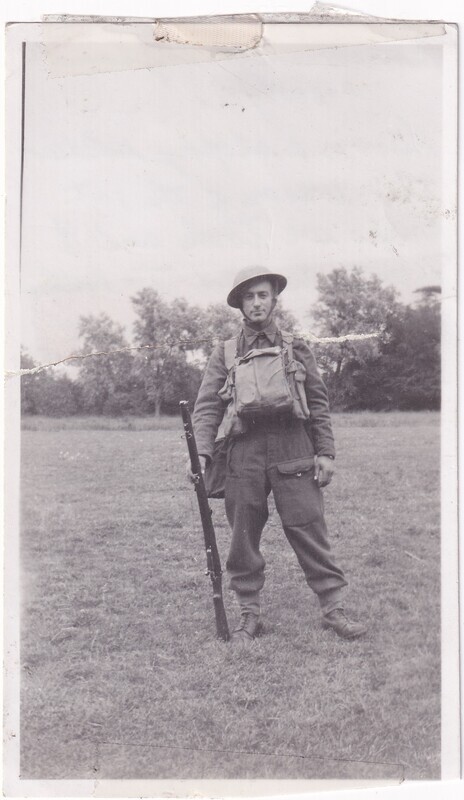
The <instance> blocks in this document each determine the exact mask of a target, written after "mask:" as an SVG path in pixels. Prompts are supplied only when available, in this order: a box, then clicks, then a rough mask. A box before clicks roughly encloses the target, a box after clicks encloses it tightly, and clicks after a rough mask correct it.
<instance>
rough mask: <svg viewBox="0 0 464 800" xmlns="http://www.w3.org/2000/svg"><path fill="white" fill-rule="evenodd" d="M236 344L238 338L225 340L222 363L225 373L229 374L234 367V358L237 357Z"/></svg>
mask: <svg viewBox="0 0 464 800" xmlns="http://www.w3.org/2000/svg"><path fill="white" fill-rule="evenodd" d="M237 342H238V336H234V337H233V338H232V339H227V340H226V341H225V342H224V362H225V365H226V369H227V372H229V370H230V369H231V368H232V367H233V365H234V361H235V356H236V355H237Z"/></svg>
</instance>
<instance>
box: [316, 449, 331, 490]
mask: <svg viewBox="0 0 464 800" xmlns="http://www.w3.org/2000/svg"><path fill="white" fill-rule="evenodd" d="M334 474H335V465H334V462H333V461H332V459H331V458H329V457H328V456H316V472H315V475H314V479H315V480H316V481H317V485H318V486H320V487H323V486H328V485H329V483H330V481H331V480H332V478H333V476H334Z"/></svg>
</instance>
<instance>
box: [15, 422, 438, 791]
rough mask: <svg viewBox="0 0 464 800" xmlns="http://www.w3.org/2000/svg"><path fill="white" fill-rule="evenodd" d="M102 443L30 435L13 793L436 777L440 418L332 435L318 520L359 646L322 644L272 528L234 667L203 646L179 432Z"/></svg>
mask: <svg viewBox="0 0 464 800" xmlns="http://www.w3.org/2000/svg"><path fill="white" fill-rule="evenodd" d="M111 422H112V423H114V424H113V427H111V425H108V429H104V428H102V427H100V428H99V427H98V425H97V424H96V422H95V421H94V424H89V420H88V419H87V420H85V421H84V422H82V421H80V422H79V420H74V421H72V420H71V421H70V420H65V421H63V420H47V421H44V420H40V419H35V420H34V419H31V418H29V419H26V420H25V427H26V428H27V429H26V430H25V431H24V432H23V456H22V535H21V551H22V552H21V555H22V564H23V583H22V595H21V597H22V651H21V664H22V681H21V691H22V712H21V714H22V716H21V751H22V765H21V774H22V777H23V778H86V777H87V778H91V777H100V778H105V777H106V778H108V777H112V778H169V777H177V778H182V777H183V778H189V777H196V778H316V777H317V778H324V777H329V778H337V777H338V778H350V777H357V778H361V777H364V778H372V779H374V778H401V777H403V776H405V777H407V778H411V779H412V778H433V777H435V778H436V777H439V773H440V766H439V747H440V726H439V725H440V651H439V578H440V563H439V556H440V538H439V528H438V525H439V451H438V437H439V427H438V422H439V418H438V415H435V414H399V413H395V414H383V415H382V414H379V415H376V414H351V415H335V417H334V427H335V432H336V438H337V445H338V458H337V469H338V473H337V476H336V478H335V480H334V482H333V484H332V485H331V487H330V489H328V490H326V492H325V502H326V513H327V520H328V523H329V527H330V530H331V540H332V544H333V548H334V551H335V553H336V556H337V559H338V561H339V563H340V564H341V565H342V566H343V567H344V569H345V571H346V573H347V575H348V577H349V579H350V593H349V597H348V603H347V607H348V610H349V611H351V612H354V615H355V616H359V617H360V618H362V619H366V620H368V622H369V625H370V632H369V634H368V636H367V637H366V638H365V639H363V640H359V641H356V642H344V641H341V640H340V639H338V638H337V637H336V636H335V634H333V632H331V631H324V630H321V628H320V623H319V616H318V609H317V602H316V599H315V598H314V597H313V596H312V595H311V593H310V592H309V590H308V588H307V587H306V584H305V582H304V579H303V576H302V573H301V571H300V569H299V567H298V565H297V563H296V559H295V556H294V554H293V552H292V551H291V549H290V548H289V546H288V544H287V543H286V541H285V540H284V536H283V534H282V532H281V529H280V526H279V520H278V517H277V515H276V514H275V512H273V513H272V514H271V517H270V521H269V523H268V525H267V528H266V530H265V533H264V539H263V552H264V555H265V558H266V561H267V564H268V567H267V582H266V586H265V590H264V592H263V602H264V608H265V625H266V633H265V635H263V636H262V637H261V638H260V639H258V640H256V642H255V643H254V644H253V646H252V647H251V648H250V649H249V650H248V651H247V652H238V651H234V650H232V649H231V648H230V647H229V646H227V645H224V644H222V643H220V642H218V641H216V640H215V637H214V620H213V610H212V601H211V597H210V595H211V589H210V583H209V580H208V579H207V578H206V577H205V576H204V574H203V571H204V565H205V563H204V562H205V558H204V552H203V550H202V532H201V528H200V524H199V518H198V514H197V510H196V505H195V502H196V501H195V496H194V494H193V492H192V489H191V488H190V487H189V486H188V485H187V484H186V483H185V482H184V477H183V470H184V462H185V456H186V448H185V442H184V441H183V440H182V438H181V424H180V420H177V419H169V420H162V421H161V423H160V424H155V425H154V424H153V421H152V420H151V421H150V423H151V427H150V426H149V425H147V421H145V422H144V421H143V420H134V419H133V420H126V421H125V422H124V421H120V420H113V421H111ZM129 423H130V424H131V426H132V427H128V424H129ZM101 425H102V421H101V420H100V426H101ZM213 507H214V520H215V524H216V529H217V536H218V542H219V548H220V552H221V555H222V559H223V561H225V557H226V553H227V543H228V530H227V525H226V522H225V518H224V511H223V504H222V502H221V501H213ZM272 507H273V506H272ZM225 601H226V606H227V610H228V612H229V620H230V621H231V622H233V621H234V619H235V616H236V608H235V605H234V598H233V596H231V593H230V592H229V591H228V590H227V589H226V590H225Z"/></svg>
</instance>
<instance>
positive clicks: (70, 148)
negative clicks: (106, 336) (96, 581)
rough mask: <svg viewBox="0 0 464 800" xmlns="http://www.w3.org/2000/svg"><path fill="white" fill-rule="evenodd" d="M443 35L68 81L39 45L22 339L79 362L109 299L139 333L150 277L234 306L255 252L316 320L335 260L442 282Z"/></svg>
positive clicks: (392, 281)
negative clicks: (137, 308) (81, 333)
mask: <svg viewBox="0 0 464 800" xmlns="http://www.w3.org/2000/svg"><path fill="white" fill-rule="evenodd" d="M305 27H306V28H307V27H308V26H305ZM345 27H346V26H345ZM300 28H301V26H300ZM441 38H442V37H434V38H432V39H418V40H410V41H402V42H399V43H394V42H379V43H376V44H371V45H355V46H344V47H333V46H332V47H326V48H323V49H304V48H303V47H301V48H299V49H296V50H291V49H290V50H288V49H287V50H285V51H283V50H279V49H278V48H274V52H271V51H268V52H266V53H265V55H262V56H260V55H259V54H255V55H254V57H244V55H243V54H240V55H238V56H230V57H228V58H227V59H226V60H224V59H213V60H208V61H195V62H194V63H187V64H170V65H169V64H164V65H163V66H156V67H149V68H143V69H127V70H125V69H120V70H117V71H111V72H94V73H93V74H90V75H89V74H86V75H78V74H71V75H70V74H68V75H67V76H66V75H61V76H60V75H57V73H58V72H59V69H58V70H57V69H56V63H52V62H51V61H50V51H49V52H47V51H46V49H45V48H43V46H42V45H40V44H38V43H37V44H29V45H28V47H27V78H26V125H25V173H24V194H23V198H24V200H23V248H22V262H21V336H22V343H23V346H24V347H25V349H26V350H27V351H28V352H29V353H30V354H31V355H32V356H33V357H34V358H35V360H36V361H38V362H40V363H45V362H49V361H53V360H57V359H61V358H65V357H66V356H67V355H70V354H71V353H72V352H76V350H77V349H78V348H79V346H80V342H79V339H78V334H77V332H78V324H79V317H80V316H81V315H89V314H99V313H101V312H105V313H107V314H109V315H110V316H111V317H112V318H113V319H115V320H116V321H117V322H119V323H121V324H123V325H124V326H125V328H126V333H127V336H128V338H129V339H130V337H131V328H132V324H133V320H134V316H133V312H132V307H131V301H130V298H131V297H132V296H134V294H135V293H136V292H138V291H139V290H141V289H142V288H144V287H145V286H152V287H154V288H156V289H157V290H158V291H159V293H160V294H161V295H162V296H163V297H164V298H165V299H167V300H171V299H173V298H175V297H185V298H187V299H188V300H189V301H191V302H192V303H193V304H199V305H207V304H208V303H213V302H214V303H216V302H224V301H225V297H226V295H227V293H228V291H229V289H230V287H231V285H232V281H233V277H234V274H235V273H236V272H237V271H238V270H240V269H242V268H243V267H244V266H247V265H250V264H260V265H263V266H264V267H266V268H268V269H272V270H275V271H278V272H283V273H284V274H285V275H286V276H287V277H288V288H287V290H286V291H285V294H284V295H283V297H282V299H283V303H284V306H285V307H286V308H288V309H289V310H291V311H292V312H293V313H294V314H295V315H296V316H297V318H298V319H299V320H300V322H301V326H302V328H307V327H308V326H309V327H311V320H310V317H309V316H308V315H309V311H310V308H311V306H312V304H313V303H314V302H315V301H316V299H317V292H316V281H317V277H316V276H317V273H320V272H322V273H328V272H330V271H331V270H333V269H334V268H335V267H341V266H344V267H346V268H347V269H351V268H352V267H353V266H355V265H356V266H359V267H361V268H362V269H363V270H364V271H365V273H366V274H371V273H376V274H377V275H379V276H380V278H381V279H382V281H383V282H384V283H385V284H387V285H394V286H395V287H396V288H397V289H398V290H399V291H400V293H401V298H402V299H403V301H404V302H412V301H413V300H414V294H413V292H414V290H415V289H417V288H418V287H420V286H424V285H427V284H439V283H440V282H441V270H442V267H443V251H442V233H443V219H444V218H445V217H446V215H447V214H448V215H449V214H450V213H452V210H450V209H446V208H444V207H443V201H442V181H443V152H444V148H443V132H442V125H443V119H442V80H443V75H442V48H441V42H440V39H441ZM85 46H87V45H85ZM125 46H126V45H125V44H124V43H122V44H121V42H119V43H115V44H114V45H113V51H114V52H113V58H114V59H116V60H117V59H118V57H119V55H118V54H120V53H121V48H124V47H125ZM150 46H153V43H151V44H150ZM139 47H140V48H141V52H142V51H143V48H144V47H145V48H146V47H147V44H146V43H140V45H139ZM179 47H182V45H180V46H179ZM117 48H119V50H118V49H117ZM55 52H56V51H55ZM72 52H73V51H72V49H71V50H68V55H69V53H71V56H69V59H72ZM87 52H90V53H91V54H92V47H91V46H90V48H88V51H86V53H87ZM136 56H137V57H138V53H136ZM69 59H68V60H69ZM89 63H90V62H89ZM121 63H122V62H121Z"/></svg>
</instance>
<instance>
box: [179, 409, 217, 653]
mask: <svg viewBox="0 0 464 800" xmlns="http://www.w3.org/2000/svg"><path fill="white" fill-rule="evenodd" d="M179 405H180V411H181V414H182V421H183V423H184V430H185V438H186V439H187V447H188V451H189V456H190V464H191V466H192V474H193V481H194V484H195V492H196V495H197V500H198V507H199V509H200V516H201V524H202V526H203V533H204V537H205V547H206V575H209V577H210V578H211V583H212V585H213V603H214V613H215V616H216V633H217V636H218V638H219V639H223V640H224V641H225V642H227V641H229V626H228V624H227V617H226V612H225V608H224V601H223V599H222V569H221V561H220V558H219V552H218V549H217V543H216V534H215V532H214V525H213V520H212V513H213V512H212V511H211V508H210V506H209V503H208V496H207V494H206V488H205V482H204V480H203V475H202V474H201V465H200V459H199V457H198V450H197V443H196V441H195V434H194V432H193V426H192V418H191V416H190V411H189V407H188V402H187V401H186V400H181V401H180V403H179Z"/></svg>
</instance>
